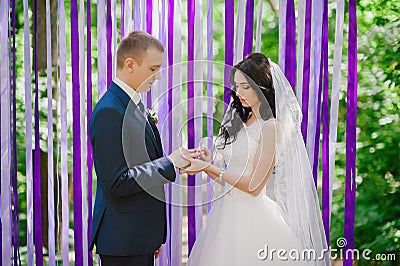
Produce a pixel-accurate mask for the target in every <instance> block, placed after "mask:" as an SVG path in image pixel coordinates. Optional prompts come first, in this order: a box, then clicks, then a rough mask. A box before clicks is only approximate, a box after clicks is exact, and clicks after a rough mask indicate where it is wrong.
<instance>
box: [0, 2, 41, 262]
mask: <svg viewBox="0 0 400 266" xmlns="http://www.w3.org/2000/svg"><path fill="white" fill-rule="evenodd" d="M28 8H29V7H28V0H24V73H25V117H26V124H25V125H26V138H25V140H26V197H27V198H26V204H27V210H26V215H27V217H26V218H27V219H26V220H27V221H26V223H27V228H26V231H27V249H28V265H29V266H32V265H33V263H34V255H33V250H34V246H33V245H34V243H33V171H32V166H33V165H32V87H31V81H32V80H31V79H32V75H31V56H30V47H31V46H30V39H31V36H30V29H29V13H28ZM0 264H1V263H0Z"/></svg>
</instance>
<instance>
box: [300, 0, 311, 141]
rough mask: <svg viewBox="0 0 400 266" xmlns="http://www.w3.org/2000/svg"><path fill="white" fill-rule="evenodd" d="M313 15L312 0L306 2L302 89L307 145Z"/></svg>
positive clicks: (304, 129)
mask: <svg viewBox="0 0 400 266" xmlns="http://www.w3.org/2000/svg"><path fill="white" fill-rule="evenodd" d="M311 13H312V0H306V17H305V25H304V27H305V30H304V64H303V73H304V74H303V87H302V105H301V108H302V113H303V120H302V121H301V133H302V135H303V140H304V143H307V125H308V105H309V96H310V48H311Z"/></svg>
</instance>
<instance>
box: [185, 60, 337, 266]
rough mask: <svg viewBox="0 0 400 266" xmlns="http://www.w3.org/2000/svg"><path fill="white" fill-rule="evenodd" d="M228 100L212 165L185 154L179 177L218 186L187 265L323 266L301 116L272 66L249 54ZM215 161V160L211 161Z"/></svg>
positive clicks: (205, 155)
mask: <svg viewBox="0 0 400 266" xmlns="http://www.w3.org/2000/svg"><path fill="white" fill-rule="evenodd" d="M231 82H232V83H233V85H234V89H233V90H232V92H231V97H232V101H231V104H230V106H229V108H228V110H227V112H226V114H225V116H224V119H223V121H222V124H221V129H220V134H219V136H218V138H217V141H216V142H217V143H216V149H215V151H214V158H217V157H222V158H223V161H224V163H223V165H226V167H222V168H220V167H217V166H216V165H217V164H213V163H212V157H213V156H212V152H211V151H210V150H208V149H207V148H204V147H200V148H197V149H192V150H189V151H190V156H188V157H187V159H188V160H190V161H191V166H190V167H188V168H186V169H184V170H181V173H188V174H194V173H197V172H200V171H204V172H205V173H207V174H208V175H209V176H210V177H211V178H212V179H214V180H215V181H216V182H217V183H218V184H219V185H221V186H222V188H223V191H224V193H223V195H222V196H221V197H219V198H218V199H216V200H215V201H214V203H213V206H212V209H211V211H210V213H209V214H208V216H207V223H206V224H205V226H204V227H203V229H202V231H201V232H200V234H199V235H198V238H197V240H196V242H195V244H194V246H193V249H192V250H191V253H190V256H189V260H188V264H187V265H189V266H195V265H199V266H228V265H229V266H233V265H237V266H243V265H249V266H252V265H266V264H267V265H292V264H294V265H330V261H329V254H328V252H327V250H328V248H327V243H326V239H325V235H324V230H323V225H322V222H321V216H320V211H319V203H318V197H317V193H316V189H315V186H314V181H313V179H312V174H311V168H310V163H309V161H308V157H307V153H306V149H305V146H304V142H303V140H302V137H301V133H300V124H301V120H302V116H301V110H300V107H299V105H298V103H297V101H296V98H295V96H294V94H293V91H292V88H291V87H290V85H289V83H288V81H287V79H286V78H285V76H284V74H283V73H282V71H281V70H280V69H279V67H278V66H277V65H276V64H275V63H273V62H271V61H270V60H268V59H267V58H266V57H265V56H264V55H263V54H260V53H254V54H251V55H249V56H248V57H247V58H246V59H244V60H243V61H242V62H240V63H239V64H237V65H236V66H235V67H234V68H233V69H232V71H231ZM214 161H215V162H216V161H217V159H215V160H214Z"/></svg>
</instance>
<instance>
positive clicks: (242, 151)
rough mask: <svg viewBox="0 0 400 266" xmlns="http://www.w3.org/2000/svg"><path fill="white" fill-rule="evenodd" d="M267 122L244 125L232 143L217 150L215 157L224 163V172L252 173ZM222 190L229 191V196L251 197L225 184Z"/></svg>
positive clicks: (260, 121) (258, 121)
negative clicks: (262, 132)
mask: <svg viewBox="0 0 400 266" xmlns="http://www.w3.org/2000/svg"><path fill="white" fill-rule="evenodd" d="M269 121H271V120H268V121H264V120H256V121H255V122H254V123H252V124H251V125H250V126H246V125H244V127H243V128H242V129H241V130H240V131H239V132H238V134H237V137H236V140H235V141H234V142H233V143H231V144H228V145H226V147H225V148H224V149H222V150H217V153H218V154H217V156H220V159H223V161H224V162H225V163H226V171H229V172H234V173H238V174H240V175H250V174H251V173H252V172H253V167H254V163H255V160H256V158H255V157H256V153H257V149H258V147H259V144H260V138H261V131H262V128H263V126H264V125H265V123H268V122H269ZM271 177H272V176H271ZM224 190H225V191H227V190H231V192H230V193H229V194H230V195H237V196H246V197H253V196H251V195H250V194H248V193H246V192H244V191H241V190H239V189H236V188H234V187H232V186H231V185H229V184H225V188H224ZM262 195H264V193H261V194H260V196H262Z"/></svg>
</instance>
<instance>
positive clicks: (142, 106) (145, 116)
mask: <svg viewBox="0 0 400 266" xmlns="http://www.w3.org/2000/svg"><path fill="white" fill-rule="evenodd" d="M138 107H139V110H140V112H141V113H142V114H143V116H144V118H145V119H147V112H146V109H145V108H144V105H143V103H142V101H140V102H139V103H138Z"/></svg>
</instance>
